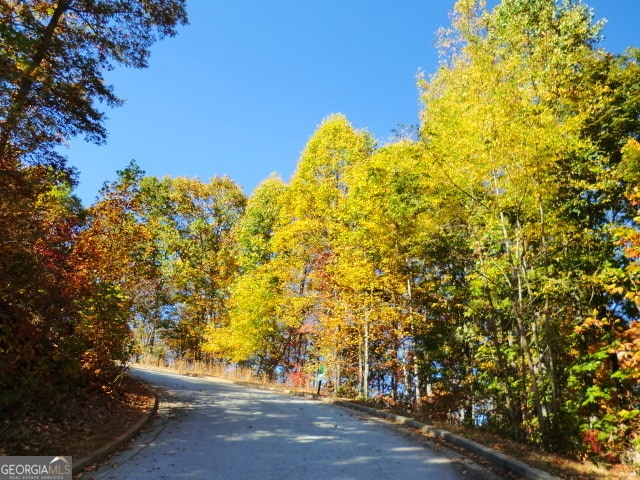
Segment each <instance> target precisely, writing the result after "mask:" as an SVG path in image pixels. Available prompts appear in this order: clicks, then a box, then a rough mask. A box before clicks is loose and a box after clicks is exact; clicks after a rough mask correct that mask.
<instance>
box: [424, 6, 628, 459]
mask: <svg viewBox="0 0 640 480" xmlns="http://www.w3.org/2000/svg"><path fill="white" fill-rule="evenodd" d="M483 7H484V2H475V1H459V2H458V3H457V4H456V16H455V17H454V29H455V31H456V32H457V34H458V37H447V38H446V39H445V40H446V42H448V44H449V45H452V46H453V47H454V48H453V49H452V50H450V52H451V55H450V56H449V57H448V63H445V64H444V65H443V67H442V68H441V69H440V70H439V71H438V72H437V74H436V75H434V76H433V77H432V78H431V79H430V80H429V81H428V82H424V83H423V89H424V90H423V91H424V96H423V100H424V102H425V110H424V112H423V121H424V123H423V127H422V131H421V137H422V139H423V141H424V142H425V148H426V149H427V151H428V154H429V155H431V156H432V158H433V159H434V162H435V164H436V165H438V166H439V168H441V169H442V171H443V172H444V174H445V175H446V177H447V179H448V182H449V183H450V184H451V185H453V186H454V187H455V188H458V189H459V190H460V191H461V192H463V194H464V195H465V197H466V198H467V202H468V209H469V210H468V211H469V212H470V214H469V216H468V217H467V218H466V219H465V221H466V222H467V223H468V229H469V234H470V243H469V251H470V252H473V259H474V263H475V268H474V271H473V272H470V275H469V277H468V280H469V287H470V289H471V290H470V292H471V294H472V297H471V298H470V299H469V302H468V303H467V304H466V308H467V315H468V316H469V318H472V319H473V320H474V323H475V324H476V326H477V328H478V332H479V333H480V334H481V336H480V338H484V339H486V340H485V341H484V343H483V344H482V345H481V348H479V349H477V355H478V361H480V360H481V359H489V358H491V359H492V361H491V362H487V361H482V363H480V364H479V365H481V366H482V368H481V370H480V372H482V371H483V370H488V369H490V372H491V373H489V374H488V375H487V376H486V379H487V380H489V379H491V378H493V379H497V380H498V381H497V382H496V381H491V382H490V383H487V384H486V385H485V388H486V394H487V395H493V396H494V398H495V404H496V405H499V406H500V408H502V416H503V418H504V419H506V421H505V423H506V424H509V425H510V427H508V428H509V429H510V430H511V433H512V434H513V435H514V436H516V437H519V436H527V437H528V439H529V440H530V441H534V442H539V443H541V444H542V445H543V446H544V447H545V448H548V449H551V450H554V449H559V448H565V447H566V446H567V445H570V441H571V440H572V439H573V440H575V438H577V436H576V435H575V434H576V431H577V429H578V426H579V423H580V421H581V420H580V416H581V415H584V414H585V412H584V411H582V412H579V411H576V410H574V407H572V406H571V405H572V402H574V401H577V400H578V399H579V398H580V395H581V394H580V392H579V391H576V390H574V389H575V388H576V385H577V383H574V380H573V379H572V377H573V375H574V374H575V373H576V372H577V370H579V369H580V368H583V367H584V366H585V365H587V364H589V362H588V361H587V358H588V357H589V355H588V350H590V347H589V346H588V345H589V341H587V342H585V343H584V344H583V345H578V343H574V342H578V339H577V338H576V337H575V336H573V333H574V326H575V325H576V323H578V324H580V323H581V322H585V325H586V324H588V323H589V322H588V317H589V314H588V313H587V312H590V311H593V310H596V311H598V312H600V313H599V316H608V315H615V311H614V309H612V308H611V307H613V306H614V305H619V299H618V298H616V296H615V295H614V296H611V295H610V294H609V293H608V292H607V290H606V288H605V284H604V278H605V277H606V268H607V267H606V266H607V265H619V255H617V253H616V249H615V245H614V242H613V238H612V235H611V230H610V227H611V225H610V223H611V219H615V221H616V222H619V221H624V218H628V209H627V206H626V203H625V201H624V199H623V197H622V195H621V193H622V191H621V188H620V185H619V184H618V183H617V182H616V181H615V180H613V179H612V177H611V172H612V171H614V170H615V168H616V167H617V164H618V163H619V157H620V155H619V152H620V148H621V146H622V145H621V144H620V140H623V141H626V136H624V135H623V136H622V137H621V136H620V133H622V132H625V134H628V133H629V132H630V131H632V130H633V129H634V128H637V115H636V117H635V121H626V122H622V124H620V123H618V125H620V128H618V129H617V131H616V133H612V132H611V130H609V129H607V128H604V125H606V124H607V122H609V121H611V120H612V115H611V114H612V111H611V108H615V107H618V108H619V107H620V106H621V100H620V99H621V98H622V97H621V96H620V97H618V94H612V93H611V92H612V91H614V90H617V92H621V91H622V90H623V89H629V88H633V87H632V85H633V83H634V81H633V80H631V79H630V78H629V77H626V75H624V74H623V73H622V72H624V69H625V68H627V69H628V68H631V67H630V65H629V64H628V63H627V64H624V62H618V61H613V60H612V58H611V57H610V56H607V55H604V54H602V53H601V52H598V51H596V50H595V49H594V45H595V44H596V43H597V40H598V34H599V28H600V25H599V24H593V22H592V17H591V13H590V11H589V10H588V9H587V8H586V6H585V5H583V4H582V3H581V2H579V1H566V2H562V3H557V2H555V1H552V0H536V1H535V2H524V1H520V0H505V1H503V2H502V3H501V4H500V5H498V6H497V7H496V8H495V9H494V10H493V11H492V12H490V13H489V12H486V11H484V10H483ZM621 65H624V66H623V67H621ZM603 71H605V72H606V71H616V72H617V73H616V74H612V75H610V77H609V79H606V78H605V79H603V77H602V72H603ZM596 72H600V73H596ZM613 78H615V79H616V81H618V82H620V80H621V79H622V78H625V79H626V82H627V83H626V86H625V87H622V88H620V87H619V84H618V85H614V81H613ZM613 87H615V88H613ZM594 92H597V94H596V95H594ZM614 106H615V107H614ZM636 108H637V107H636V106H633V107H631V106H630V105H628V104H627V105H625V110H626V111H627V112H629V113H630V114H632V112H633V111H636V112H637V110H635V109H636ZM617 111H618V112H619V111H620V110H617ZM595 112H601V113H604V114H603V115H599V116H596V115H593V113H595ZM632 125H633V126H632ZM636 131H637V130H636ZM602 132H607V133H604V134H603V133H602ZM614 308H615V307H614ZM596 335H597V334H596ZM582 338H583V339H584V338H585V337H582ZM601 338H602V339H603V337H601ZM605 343H606V341H605ZM574 348H576V349H578V350H581V351H582V352H583V354H584V356H581V355H578V358H576V356H574V355H573V354H572V351H573V349H574ZM591 360H593V357H591ZM581 363H582V366H583V367H578V368H577V370H576V369H574V366H576V365H580V364H581ZM591 365H593V363H591ZM585 372H586V370H583V373H585ZM581 378H582V380H587V376H586V375H582V377H581ZM583 400H584V399H583ZM586 403H588V399H587V400H586ZM584 404H585V403H583V405H584ZM523 412H533V415H531V416H529V415H527V413H524V415H523ZM563 435H566V437H564V438H565V439H566V441H564V440H560V439H562V438H563Z"/></svg>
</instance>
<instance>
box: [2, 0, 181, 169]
mask: <svg viewBox="0 0 640 480" xmlns="http://www.w3.org/2000/svg"><path fill="white" fill-rule="evenodd" d="M184 4H185V2H184V0H135V1H128V2H122V1H115V0H99V1H93V0H60V1H57V2H48V1H41V0H29V1H15V0H2V1H1V2H0V20H1V22H0V24H1V25H2V26H1V27H0V53H1V56H0V58H1V59H0V62H1V63H0V65H1V67H2V68H0V72H1V73H0V119H1V123H0V167H1V169H5V168H7V166H8V165H15V164H16V162H18V161H22V160H25V161H26V160H28V161H30V162H32V163H51V164H54V163H55V164H57V165H58V166H61V165H62V164H63V159H62V158H61V156H60V155H59V154H58V153H57V152H56V150H55V147H57V146H59V145H60V144H62V143H63V142H64V141H66V140H68V139H69V138H70V137H73V136H76V135H79V134H84V135H85V136H86V138H87V139H88V140H90V141H93V142H98V143H99V142H102V141H104V139H105V138H106V131H105V129H104V126H103V120H104V115H103V114H102V113H101V112H100V111H99V110H98V105H99V104H105V105H109V106H114V105H118V104H119V103H120V100H119V99H118V98H117V97H116V96H115V94H114V92H113V89H112V88H111V87H110V86H108V85H107V84H106V83H105V82H104V78H103V72H104V71H105V70H110V69H112V68H114V66H116V65H124V66H130V67H135V68H141V67H145V66H146V65H147V59H148V57H149V47H150V46H151V45H152V44H153V43H154V42H155V41H156V40H157V39H158V38H162V37H164V36H173V35H175V33H176V28H175V27H176V25H178V24H184V23H186V21H187V19H186V12H185V5H184Z"/></svg>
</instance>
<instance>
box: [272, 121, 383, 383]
mask: <svg viewBox="0 0 640 480" xmlns="http://www.w3.org/2000/svg"><path fill="white" fill-rule="evenodd" d="M373 149H374V143H373V139H372V138H371V136H370V135H369V134H368V133H367V132H363V131H357V130H355V129H354V128H353V126H351V124H350V123H349V122H348V121H347V119H346V118H345V117H344V116H343V115H332V116H330V117H328V118H327V119H325V120H324V121H323V122H322V124H321V125H320V126H319V127H318V129H317V130H316V132H315V133H314V134H313V136H312V137H311V138H310V139H309V141H308V142H307V145H306V147H305V149H304V151H303V153H302V155H301V157H300V161H299V162H298V166H297V168H296V172H295V173H294V175H293V177H292V179H291V183H290V185H289V187H288V188H287V190H286V195H285V196H284V202H283V205H282V208H281V210H280V219H279V221H278V228H277V229H276V231H275V233H274V235H273V238H272V244H273V250H274V262H275V265H277V267H278V269H279V271H280V272H281V273H280V274H279V278H280V279H281V281H282V282H283V286H282V290H281V291H282V303H283V311H284V312H286V314H287V315H289V316H290V318H292V319H295V321H297V322H298V326H299V327H300V333H301V334H302V333H304V335H303V336H304V338H305V339H306V345H308V346H309V347H311V345H312V344H313V338H314V336H315V335H317V332H318V327H319V325H321V324H322V322H324V321H325V320H326V319H329V318H332V317H333V316H334V315H339V314H340V313H339V312H338V311H335V312H334V310H333V309H334V303H333V300H334V299H335V294H336V292H335V291H332V285H331V283H330V282H327V281H326V280H327V268H328V266H329V265H330V263H331V262H332V260H333V257H334V256H335V242H336V239H337V235H338V234H339V231H340V230H341V229H343V228H345V226H343V225H342V223H341V218H340V216H341V209H342V207H343V204H344V199H345V197H346V195H347V192H348V188H349V185H348V182H347V172H348V171H349V170H350V169H351V168H352V167H353V166H354V165H356V164H357V163H359V162H361V161H363V160H364V159H365V158H366V157H367V156H368V155H370V154H371V152H372V151H373ZM287 323H289V324H292V322H287ZM307 354H308V352H300V359H299V362H297V363H300V364H302V363H304V362H306V361H308V358H306V357H307ZM319 354H321V352H315V354H314V355H316V356H317V355H319ZM316 361H317V359H312V360H311V363H312V364H314V363H315V362H316ZM361 364H362V362H361ZM362 365H363V368H362V369H361V370H362V372H361V378H362V374H363V372H364V364H362Z"/></svg>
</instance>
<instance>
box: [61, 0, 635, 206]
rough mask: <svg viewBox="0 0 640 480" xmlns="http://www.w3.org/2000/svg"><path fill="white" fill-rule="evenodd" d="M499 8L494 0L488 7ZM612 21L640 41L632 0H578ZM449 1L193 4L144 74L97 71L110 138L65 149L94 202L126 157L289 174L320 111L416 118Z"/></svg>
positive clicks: (252, 178) (252, 181) (246, 175)
mask: <svg viewBox="0 0 640 480" xmlns="http://www.w3.org/2000/svg"><path fill="white" fill-rule="evenodd" d="M492 3H495V2H492ZM586 3H587V4H588V5H590V6H591V7H593V9H594V12H595V16H596V18H597V19H600V18H606V19H607V20H608V23H607V26H606V27H605V30H604V34H605V37H606V38H605V41H604V44H603V45H604V47H605V48H606V49H607V50H609V51H612V52H615V53H620V52H621V51H622V50H624V48H626V47H628V46H640V26H639V24H638V18H640V0H586ZM453 4H454V0H393V1H391V0H278V1H265V0H226V1H222V0H188V1H187V8H188V12H189V19H190V24H189V25H187V26H185V27H182V28H181V29H180V31H179V34H178V36H176V37H174V38H169V39H165V40H163V41H162V42H159V43H157V44H156V45H155V46H154V47H153V48H152V55H151V59H150V66H149V68H148V69H145V70H130V69H117V70H115V71H113V72H109V73H108V74H107V76H106V79H107V81H108V82H109V83H111V84H113V85H114V87H115V91H116V93H117V94H118V96H120V97H121V98H124V99H125V100H126V103H125V105H124V106H122V107H119V108H117V109H114V110H109V111H107V116H108V117H109V119H108V121H107V122H106V127H107V130H108V132H109V138H108V141H107V144H106V145H102V146H95V145H91V144H87V143H85V142H84V141H83V140H82V139H80V138H78V139H75V140H73V141H72V143H71V145H70V148H69V149H65V151H64V152H63V153H64V154H66V155H67V157H68V158H69V165H71V166H74V167H76V168H77V169H78V170H79V172H80V175H79V180H80V185H79V187H78V188H77V189H76V191H75V193H76V195H78V196H79V197H80V198H81V199H82V201H83V203H84V204H85V205H86V206H88V205H90V204H92V203H93V202H94V201H95V199H96V197H97V195H98V191H99V189H100V188H101V186H102V184H103V183H104V182H105V181H106V180H114V179H115V178H116V171H117V170H121V169H122V168H124V167H125V166H126V165H127V164H128V163H129V161H130V160H132V159H135V160H136V162H137V163H138V165H140V167H141V168H142V169H143V170H144V171H145V172H146V173H147V174H148V175H155V176H159V177H162V176H165V175H170V176H174V177H175V176H187V177H199V178H200V179H201V180H203V181H208V180H209V179H210V178H211V177H214V176H216V175H228V176H229V177H230V178H232V179H233V180H235V181H236V182H237V183H238V184H240V185H241V186H242V188H243V189H244V191H245V192H246V193H247V194H251V192H252V191H253V189H254V188H255V187H256V186H257V185H258V184H259V183H260V182H261V181H262V180H264V179H265V178H267V177H268V176H269V174H270V173H271V172H278V173H279V174H280V176H281V177H282V178H283V179H284V180H285V181H288V180H289V179H290V177H291V175H292V174H293V172H294V170H295V167H296V164H297V161H298V158H299V156H300V153H301V152H302V150H303V149H304V147H305V144H306V143H307V141H308V139H309V137H310V136H311V135H312V134H313V132H314V131H315V129H316V128H317V126H318V125H319V124H320V123H321V122H322V120H323V119H324V118H325V117H327V116H328V115H330V114H331V113H338V112H339V113H343V114H344V115H346V117H347V119H348V120H349V121H350V122H351V123H352V124H353V126H354V127H356V128H363V129H367V130H368V131H369V132H371V133H372V134H373V135H374V136H375V137H376V138H377V139H378V140H379V141H381V142H384V141H385V140H387V139H389V138H390V137H391V136H393V132H392V131H393V130H394V129H395V128H397V126H398V125H399V124H404V125H412V124H417V123H418V114H419V111H420V104H419V100H418V90H417V87H416V74H417V73H418V71H419V70H422V71H423V72H424V73H425V74H426V75H430V74H432V73H434V72H435V71H436V68H437V64H438V56H437V51H436V49H435V46H434V45H435V38H436V35H435V34H436V31H437V30H438V28H439V27H447V26H449V24H450V20H449V12H450V11H451V9H452V7H453Z"/></svg>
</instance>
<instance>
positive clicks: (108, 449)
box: [71, 392, 160, 477]
mask: <svg viewBox="0 0 640 480" xmlns="http://www.w3.org/2000/svg"><path fill="white" fill-rule="evenodd" d="M159 404H160V401H159V400H158V395H157V394H156V393H155V392H154V402H153V407H152V408H151V409H149V411H148V412H146V413H145V414H144V415H143V416H142V418H140V419H139V420H138V421H137V422H136V423H135V424H134V425H133V426H131V427H130V428H129V429H128V430H127V431H126V432H124V433H123V434H122V435H119V436H117V437H115V438H113V439H112V440H111V441H109V442H108V443H107V444H105V445H103V446H102V447H100V448H98V449H97V450H95V451H93V452H91V453H90V454H89V455H86V456H85V457H83V458H81V459H80V460H78V461H77V462H73V466H72V468H71V475H72V476H74V477H75V476H76V475H78V474H79V473H82V472H83V471H84V469H85V468H86V467H88V466H90V465H95V464H96V463H98V462H101V461H102V460H104V459H105V458H106V457H108V456H109V455H111V454H112V453H113V452H115V451H116V450H117V449H118V448H120V447H121V446H123V445H124V444H125V443H128V442H129V441H130V440H131V439H133V438H134V437H135V436H137V435H138V433H140V430H142V429H143V428H144V427H145V426H146V425H147V424H148V423H149V422H150V421H151V420H152V419H153V417H154V415H155V413H156V412H157V411H158V406H159Z"/></svg>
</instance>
